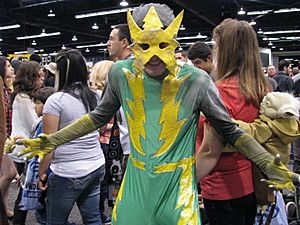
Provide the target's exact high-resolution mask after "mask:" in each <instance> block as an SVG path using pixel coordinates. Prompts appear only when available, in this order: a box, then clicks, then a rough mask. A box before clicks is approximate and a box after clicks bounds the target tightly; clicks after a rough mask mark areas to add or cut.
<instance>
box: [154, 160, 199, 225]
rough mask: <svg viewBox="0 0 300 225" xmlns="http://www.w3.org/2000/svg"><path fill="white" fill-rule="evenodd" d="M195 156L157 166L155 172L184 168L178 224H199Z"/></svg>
mask: <svg viewBox="0 0 300 225" xmlns="http://www.w3.org/2000/svg"><path fill="white" fill-rule="evenodd" d="M194 164H195V158H194V157H192V158H185V159H181V160H180V161H178V162H175V163H167V164H163V165H159V166H156V167H155V173H166V172H173V171H175V170H176V169H178V168H181V169H182V175H181V178H180V182H179V189H180V191H179V197H178V201H177V205H176V209H178V208H180V207H182V206H183V208H182V211H181V213H180V218H179V221H178V223H177V225H196V224H198V219H199V218H198V213H197V210H196V209H195V203H194V202H195V196H196V194H197V193H195V190H193V182H192V179H193V178H192V177H193V174H192V173H193V169H192V167H193V165H194Z"/></svg>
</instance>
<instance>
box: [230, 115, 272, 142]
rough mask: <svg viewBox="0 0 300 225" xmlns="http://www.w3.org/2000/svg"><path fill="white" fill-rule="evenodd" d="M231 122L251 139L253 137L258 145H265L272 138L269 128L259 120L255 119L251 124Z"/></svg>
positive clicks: (237, 121) (238, 121) (239, 121)
mask: <svg viewBox="0 0 300 225" xmlns="http://www.w3.org/2000/svg"><path fill="white" fill-rule="evenodd" d="M233 121H234V122H235V123H237V124H238V125H239V127H240V128H242V129H243V130H244V131H246V132H247V133H248V134H250V136H251V137H254V139H255V140H256V141H258V143H260V144H263V143H265V142H266V141H267V140H268V139H269V138H270V137H271V136H272V131H271V129H270V127H269V126H268V125H267V124H266V123H264V122H263V121H261V120H260V119H256V120H254V122H252V123H246V122H244V121H241V120H233Z"/></svg>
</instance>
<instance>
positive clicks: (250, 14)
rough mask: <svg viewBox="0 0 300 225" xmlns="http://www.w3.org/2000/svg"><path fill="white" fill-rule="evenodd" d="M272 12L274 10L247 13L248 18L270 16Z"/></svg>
mask: <svg viewBox="0 0 300 225" xmlns="http://www.w3.org/2000/svg"><path fill="white" fill-rule="evenodd" d="M271 11H272V10H262V11H250V12H247V15H248V16H255V15H264V14H268V13H269V12H271Z"/></svg>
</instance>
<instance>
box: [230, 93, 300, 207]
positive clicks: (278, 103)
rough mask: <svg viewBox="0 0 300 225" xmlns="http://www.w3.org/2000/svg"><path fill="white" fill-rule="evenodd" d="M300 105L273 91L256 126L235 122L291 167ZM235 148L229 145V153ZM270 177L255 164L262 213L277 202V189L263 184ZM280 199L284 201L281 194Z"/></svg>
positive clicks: (254, 170)
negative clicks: (292, 147) (291, 154)
mask: <svg viewBox="0 0 300 225" xmlns="http://www.w3.org/2000/svg"><path fill="white" fill-rule="evenodd" d="M299 110H300V102H299V100H298V99H296V98H295V97H293V96H292V95H290V94H288V93H283V92H270V93H268V94H267V95H266V96H265V97H264V98H263V101H262V102H261V104H260V115H259V118H258V119H256V120H255V121H254V122H252V123H246V122H243V121H240V120H234V122H236V123H237V124H239V126H240V127H241V128H242V129H243V130H245V131H246V132H247V133H249V134H250V135H251V136H253V137H254V138H255V139H256V140H257V141H258V142H259V143H260V144H261V145H262V146H263V147H264V148H265V149H266V150H267V151H268V152H270V153H271V154H272V155H273V156H276V155H277V154H280V158H281V160H282V163H283V164H285V165H287V163H288V161H289V158H290V152H291V145H290V144H291V142H293V141H294V140H295V139H296V138H297V137H299V136H300V123H299ZM232 150H233V148H232V147H231V146H229V145H228V144H227V145H226V148H225V151H226V152H228V151H232ZM265 178H266V176H265V175H264V174H263V173H262V172H261V171H260V169H258V168H257V167H256V166H255V165H253V182H254V188H255V196H256V201H257V203H258V211H265V209H266V208H267V206H268V204H269V203H271V202H274V200H275V199H274V194H273V190H272V189H269V188H268V186H267V185H266V184H264V183H262V182H261V179H265ZM276 195H277V199H279V198H282V196H278V195H280V194H279V193H277V194H276Z"/></svg>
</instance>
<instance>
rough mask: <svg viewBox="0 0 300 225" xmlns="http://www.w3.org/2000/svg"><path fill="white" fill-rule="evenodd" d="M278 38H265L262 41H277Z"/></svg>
mask: <svg viewBox="0 0 300 225" xmlns="http://www.w3.org/2000/svg"><path fill="white" fill-rule="evenodd" d="M279 39H280V38H267V37H264V38H263V40H264V41H278V40H279Z"/></svg>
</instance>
